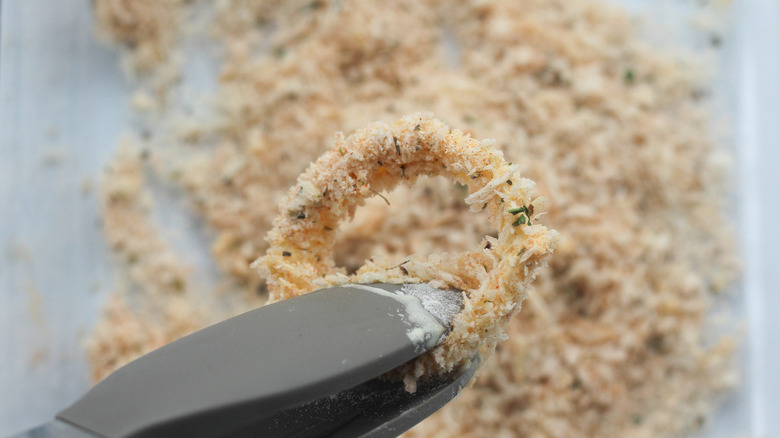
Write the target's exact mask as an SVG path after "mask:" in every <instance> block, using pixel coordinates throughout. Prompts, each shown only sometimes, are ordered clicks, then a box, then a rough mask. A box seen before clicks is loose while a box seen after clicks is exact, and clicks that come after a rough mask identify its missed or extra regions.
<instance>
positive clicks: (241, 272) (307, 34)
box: [89, 0, 737, 437]
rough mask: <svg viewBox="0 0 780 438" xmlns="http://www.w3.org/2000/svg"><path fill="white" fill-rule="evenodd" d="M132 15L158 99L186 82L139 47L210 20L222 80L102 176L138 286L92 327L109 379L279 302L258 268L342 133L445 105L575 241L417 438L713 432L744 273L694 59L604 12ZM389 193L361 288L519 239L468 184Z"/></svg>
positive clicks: (101, 370) (355, 262) (352, 243)
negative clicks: (171, 231) (413, 259)
mask: <svg viewBox="0 0 780 438" xmlns="http://www.w3.org/2000/svg"><path fill="white" fill-rule="evenodd" d="M124 3H125V2H122V1H118V0H96V1H95V9H96V11H99V10H101V9H100V8H105V9H104V10H108V11H115V10H116V11H119V10H121V11H122V13H123V14H130V15H125V18H124V19H123V20H124V21H122V22H124V23H126V22H134V23H139V24H138V25H139V26H141V27H143V28H149V29H152V28H156V29H165V32H170V34H169V35H171V36H165V37H164V38H163V37H161V36H160V35H161V34H160V33H159V32H158V31H148V32H140V33H135V31H133V32H131V34H130V35H133V36H132V37H131V38H132V39H133V40H135V41H136V42H135V43H132V44H128V43H126V42H125V43H123V44H120V45H119V47H121V49H120V50H122V51H123V53H125V54H126V55H127V56H126V62H127V63H128V64H129V65H130V66H131V67H132V69H133V71H136V72H137V71H141V72H144V71H145V72H147V73H145V74H141V75H140V76H138V77H137V79H135V81H137V86H138V89H139V90H144V89H148V88H149V87H147V85H148V84H147V83H146V82H145V81H153V80H154V79H153V78H155V77H160V76H163V77H166V78H170V77H172V76H176V75H177V74H178V75H180V76H181V77H182V78H184V79H186V75H185V74H184V73H186V72H181V71H178V70H176V69H177V68H179V67H177V64H176V63H171V62H167V61H165V60H164V59H168V58H159V57H158V59H157V60H155V58H154V57H150V58H147V57H141V56H139V55H138V53H139V52H137V49H135V48H137V47H140V46H142V45H146V44H149V45H152V46H157V45H159V44H160V43H161V42H163V41H164V44H162V45H160V47H166V49H165V50H166V52H165V53H167V55H166V56H167V57H170V56H172V55H173V54H175V53H178V52H177V47H179V45H181V44H182V42H183V40H185V39H186V38H187V36H186V35H185V33H186V32H184V31H182V30H179V29H184V28H186V26H187V23H186V22H185V21H186V20H184V19H183V18H182V17H186V16H188V14H189V13H190V12H191V10H192V9H194V8H204V10H205V11H206V13H208V14H210V15H209V16H210V17H211V22H210V23H211V24H210V25H209V26H208V28H206V29H201V30H200V32H201V33H202V34H206V35H208V36H209V37H210V38H211V40H212V41H214V44H215V47H217V54H218V56H219V59H218V63H219V77H218V83H217V91H216V92H215V93H216V94H215V96H213V98H212V99H211V103H210V104H209V109H210V110H211V111H212V112H211V114H210V115H209V116H208V117H205V116H202V115H199V114H194V113H193V111H192V105H193V104H194V103H193V102H187V101H186V96H188V93H186V92H185V91H186V87H187V83H186V80H181V81H168V82H165V84H167V85H166V87H167V88H165V89H163V90H162V91H160V92H155V93H153V94H152V95H151V96H149V99H154V100H156V101H155V102H154V105H150V107H154V108H160V109H159V111H155V112H152V113H142V114H140V115H139V118H140V119H141V120H142V121H144V123H145V125H144V126H141V127H138V128H137V131H136V133H135V135H131V136H129V138H128V140H127V141H126V143H127V145H126V146H125V147H124V148H123V151H124V152H122V153H121V154H120V155H119V156H118V157H117V160H116V162H115V163H114V164H112V166H111V168H113V169H135V170H133V171H132V172H129V171H128V172H110V173H107V174H106V175H105V178H104V180H103V184H102V193H103V200H104V209H105V218H106V219H108V218H114V219H112V220H105V223H104V225H105V228H106V233H107V235H108V236H109V241H111V242H117V241H123V242H125V243H124V244H122V245H121V246H120V248H117V253H118V255H119V259H120V262H121V264H122V265H123V266H124V267H126V268H127V269H125V271H127V273H126V278H127V282H128V286H127V287H122V288H121V290H125V289H126V290H127V291H128V292H121V290H120V291H118V293H117V297H116V300H117V302H120V303H121V305H114V307H113V308H114V309H118V310H116V311H110V312H108V313H106V316H105V318H104V321H103V322H102V323H101V325H100V327H99V328H98V329H97V330H96V332H95V336H94V339H93V342H92V346H91V347H90V350H89V354H90V358H91V360H92V363H93V366H94V374H95V377H96V378H100V377H101V376H104V375H105V374H106V373H108V372H110V371H111V370H112V369H114V368H115V366H117V364H121V363H123V362H125V361H127V360H129V359H130V358H133V357H135V356H137V355H138V354H140V353H141V352H142V351H143V350H144V348H147V347H146V343H161V342H164V341H165V340H164V339H163V338H164V336H160V334H166V335H167V336H168V339H170V338H174V337H176V336H179V335H181V334H183V332H186V331H188V330H190V329H192V330H194V329H196V328H198V327H201V326H203V325H205V324H208V323H209V322H211V321H212V320H213V319H216V318H220V317H224V316H226V315H228V314H231V313H235V312H237V311H240V310H245V309H249V308H252V307H256V306H258V305H260V304H261V303H262V302H263V301H264V300H265V296H266V294H267V287H266V285H265V283H264V282H263V281H262V279H261V278H260V276H259V275H258V274H257V273H256V272H255V271H254V270H252V269H251V268H250V267H249V265H250V263H251V262H252V261H253V260H255V259H256V258H258V257H260V256H262V255H263V254H264V253H265V251H266V249H267V248H268V243H267V242H266V241H265V240H264V236H265V235H266V233H267V232H268V231H269V230H271V229H272V221H273V218H274V217H276V216H277V215H278V214H279V213H280V212H279V210H278V208H277V206H278V205H280V203H281V202H282V201H283V200H284V199H285V194H286V193H287V190H288V188H289V187H291V186H293V185H294V184H295V182H296V179H297V177H298V175H299V174H301V173H302V172H304V171H305V170H306V168H307V166H308V165H309V164H310V163H311V162H312V161H314V160H315V159H316V158H317V157H318V156H320V155H321V154H323V153H324V152H326V151H328V150H331V149H332V148H333V147H334V146H335V145H336V144H337V142H338V141H340V140H335V142H334V140H333V132H337V131H344V132H346V133H351V132H353V131H355V130H356V129H359V128H362V127H364V126H367V125H368V124H369V123H372V122H375V121H377V120H379V121H384V122H386V123H391V122H392V121H394V120H397V119H399V118H400V117H401V116H402V115H403V114H411V113H413V112H416V111H431V112H433V113H434V114H436V117H437V118H439V119H440V120H442V121H443V122H444V123H446V124H447V125H449V126H453V127H458V128H461V129H463V128H465V129H463V132H464V134H469V135H470V136H471V137H473V138H485V137H492V138H495V139H496V143H495V146H494V147H495V148H497V149H499V150H501V151H503V153H504V156H505V159H506V160H507V161H509V162H513V166H517V167H516V169H517V172H518V174H520V175H523V176H524V177H527V178H530V179H532V180H534V181H537V182H538V183H539V185H538V186H537V187H536V192H537V194H539V195H541V196H544V197H546V198H549V199H550V205H549V206H548V207H547V210H548V211H549V214H548V215H547V216H544V217H543V218H541V221H542V222H543V223H545V224H550V225H551V226H552V227H554V228H556V229H557V230H558V231H560V233H561V240H560V244H559V245H558V247H557V249H556V253H555V256H554V257H552V258H550V262H549V269H546V270H544V271H542V272H541V273H540V274H539V277H538V278H537V279H536V280H535V281H534V288H533V289H532V290H531V291H529V298H528V299H527V300H526V301H525V303H524V306H523V311H522V312H520V313H519V314H518V315H517V316H515V317H513V318H512V319H511V321H510V322H509V326H508V328H507V333H508V335H509V339H508V340H506V341H504V342H501V343H499V344H498V347H497V350H496V353H495V354H494V355H493V356H492V358H491V359H489V360H488V361H487V363H486V364H485V365H484V366H483V368H482V371H481V372H480V374H479V376H478V378H477V381H476V383H475V384H474V385H473V387H471V388H469V389H468V390H466V391H464V392H463V394H461V396H460V397H459V398H458V399H457V400H455V401H453V402H452V403H450V404H449V405H447V406H446V407H445V408H444V409H442V410H441V411H440V412H438V413H436V414H435V415H433V416H432V417H430V418H429V419H427V420H425V421H424V422H423V423H421V424H420V425H419V426H417V427H415V428H414V429H412V430H411V431H410V432H409V436H415V437H416V436H426V437H440V436H458V437H461V436H463V437H469V436H473V437H483V436H498V437H507V436H523V437H591V436H604V437H622V436H632V437H658V436H679V435H684V434H686V433H688V432H690V431H693V430H696V429H699V428H700V427H702V425H703V424H705V423H706V421H707V418H708V416H709V415H710V413H711V410H712V407H713V405H714V403H715V401H716V400H717V397H718V396H719V395H720V394H723V393H724V392H725V391H727V390H728V389H729V388H731V387H732V386H733V385H734V384H735V383H736V378H737V376H736V372H735V369H734V361H733V352H734V348H735V345H734V341H733V339H732V338H731V337H728V336H716V335H714V334H713V331H712V330H711V326H712V318H710V317H709V315H710V311H711V309H712V307H713V303H714V302H715V301H716V300H718V299H719V296H718V294H719V293H720V292H721V291H723V290H724V288H726V287H727V286H729V284H730V283H731V282H732V281H733V279H734V278H735V276H736V274H737V257H736V252H735V245H734V237H733V235H734V233H733V229H732V226H731V220H730V218H731V217H733V215H734V212H733V207H732V206H731V205H730V204H729V203H728V202H727V198H726V197H727V194H728V193H729V192H730V187H729V186H728V185H727V180H726V171H727V169H728V157H727V156H724V154H723V153H722V152H721V151H720V149H719V148H718V147H717V143H718V142H717V139H716V138H714V137H713V135H712V134H711V132H712V131H711V130H710V129H709V121H710V115H711V111H710V109H711V108H710V107H711V106H712V105H711V102H710V101H709V99H708V97H707V96H708V84H707V82H706V80H705V79H704V78H703V76H702V69H701V68H700V67H699V66H698V65H697V64H696V61H695V59H696V58H695V57H693V56H688V57H679V56H674V55H672V54H667V53H661V52H659V51H658V50H655V49H652V48H650V47H648V46H646V45H644V44H643V43H642V42H641V41H640V40H639V38H638V37H637V35H636V28H637V26H636V23H635V22H634V21H633V20H632V19H631V18H630V17H629V16H628V15H627V14H626V13H625V12H624V11H622V10H620V9H619V8H616V7H614V6H612V5H608V4H604V3H600V2H596V1H588V0H570V1H563V0H526V1H523V2H514V1H511V0H495V1H458V2H440V1H433V0H425V1H405V0H400V1H398V2H393V3H392V5H384V4H382V5H379V4H378V2H374V1H346V0H342V1H337V2H336V1H334V2H329V1H325V0H318V1H305V2H301V1H285V2H281V1H278V2H277V1H272V2H254V1H248V0H221V1H217V2H198V1H193V2H181V3H175V4H176V5H177V6H176V8H174V9H165V11H164V12H162V11H161V12H160V13H157V12H153V11H156V9H155V8H152V7H150V8H148V9H142V10H139V9H138V8H124V9H117V8H118V6H119V5H122V4H124ZM166 4H168V2H166ZM172 4H173V3H172ZM171 11H174V12H171ZM148 13H151V14H152V15H153V16H152V17H150V16H149V14H148ZM115 15H116V14H115V13H112V14H102V13H99V14H96V19H97V20H98V24H97V26H98V29H101V30H102V34H103V35H110V37H109V38H108V39H109V40H111V41H119V42H122V41H127V38H128V37H126V36H123V35H127V32H128V30H127V26H126V25H120V24H119V23H120V22H118V21H115V20H114V19H113V18H112V17H113V16H115ZM141 23H143V24H141ZM141 27H138V28H139V29H140V28H141ZM166 35H168V34H166ZM161 53H162V52H161ZM179 55H180V56H182V57H183V58H185V59H186V57H187V53H179ZM149 59H151V61H148V62H147V60H149ZM147 78H151V79H147ZM172 96H173V97H176V99H169V98H170V97H172ZM198 104H200V101H198ZM142 125H143V124H142ZM134 126H135V125H134ZM144 157H146V158H144ZM134 172H135V173H134ZM128 179H130V180H133V181H137V183H134V184H135V185H128V182H127V180H128ZM154 184H162V185H164V186H166V187H167V188H168V189H169V190H173V191H178V193H179V194H180V196H181V198H183V199H184V200H186V202H187V203H188V205H189V208H190V209H191V211H192V212H193V213H194V215H195V216H197V217H199V218H201V219H202V221H203V222H204V223H205V225H206V228H207V229H208V230H209V231H208V233H209V234H208V236H207V238H208V240H209V244H210V246H211V251H212V255H213V258H214V261H215V263H216V265H217V266H218V268H219V270H220V272H221V283H220V284H219V286H218V287H217V288H216V289H217V290H211V289H207V290H203V287H202V286H201V285H200V284H199V282H197V281H192V277H193V276H195V275H196V274H197V273H198V272H199V270H200V268H198V269H193V268H189V267H187V266H186V265H187V264H186V263H184V262H183V260H185V259H186V256H187V254H178V253H177V252H176V251H174V250H173V249H172V246H171V245H170V244H169V243H168V242H167V241H166V239H164V238H163V237H162V233H161V232H160V230H159V228H160V227H159V226H158V225H157V224H156V223H155V220H154V214H153V213H154V211H155V210H156V207H155V206H154V204H153V203H147V202H146V201H144V199H145V198H146V196H145V195H143V194H144V193H147V192H150V191H152V189H151V187H152V186H153V185H154ZM125 188H126V189H127V195H125V197H124V199H122V200H121V202H111V194H112V193H115V192H116V190H118V189H119V190H120V191H122V190H125ZM388 188H389V187H388ZM383 189H384V187H381V188H380V187H377V188H375V190H376V191H377V192H379V193H380V194H381V195H382V197H384V198H385V199H386V201H387V203H389V205H387V203H386V202H385V199H383V198H382V197H380V196H374V197H373V198H371V199H369V200H367V201H366V204H365V205H364V206H362V207H359V208H357V209H356V210H355V212H354V218H353V219H352V221H350V222H348V223H341V224H340V227H339V228H338V229H337V230H336V231H335V241H334V243H333V249H334V263H335V265H336V266H344V267H346V273H347V274H351V273H354V272H356V271H358V270H359V269H360V268H361V267H362V266H369V267H370V266H380V267H383V268H385V267H389V266H395V265H398V264H401V263H403V262H404V260H406V259H405V258H404V257H406V255H408V254H420V255H423V256H425V255H430V254H438V253H460V252H464V251H473V250H474V249H475V248H480V246H479V245H480V242H482V241H483V239H484V238H485V236H486V235H487V236H490V237H491V238H496V237H498V236H497V235H495V234H491V233H493V232H494V230H493V229H491V227H490V221H489V220H488V218H487V214H486V213H487V212H485V213H472V212H470V211H469V209H468V206H467V205H466V203H465V202H464V199H465V198H466V196H467V195H468V189H467V187H464V186H461V185H454V186H453V185H452V183H451V182H450V181H447V180H445V179H444V178H442V177H430V178H428V177H422V178H420V179H419V180H418V181H417V182H416V183H415V184H414V185H411V186H406V185H404V186H399V187H398V188H395V189H394V190H393V191H390V192H384V193H381V192H382V190H383ZM137 194H140V195H139V196H136V195H137ZM131 216H132V217H133V219H132V220H122V219H123V218H129V217H131ZM134 224H136V225H134ZM137 224H143V225H137ZM112 236H113V237H112ZM488 241H489V240H488ZM161 255H164V256H161ZM168 255H170V257H168ZM370 258H373V262H371V261H369V262H367V261H366V260H368V259H370ZM372 263H373V264H372ZM174 265H175V267H174V268H172V269H171V271H170V272H172V277H164V278H157V273H159V272H161V271H166V272H167V271H168V269H169V268H168V266H174ZM404 266H405V265H404ZM180 276H181V277H182V281H175V280H173V282H172V283H171V282H170V281H168V280H166V278H178V277H180ZM161 282H162V284H161ZM171 285H180V287H178V286H176V287H171ZM214 297H221V298H224V297H233V298H236V297H240V298H241V299H242V300H243V301H242V304H241V305H240V306H238V308H235V309H230V310H228V311H225V312H224V313H220V311H217V310H216V309H217V308H216V307H214V306H210V305H208V304H204V303H209V302H210V301H209V300H210V299H213V298H214ZM203 306H205V307H206V309H205V310H206V311H204V309H203V308H202V307H203ZM139 309H140V310H139ZM171 313H173V314H175V315H178V316H177V317H176V318H169V317H168V316H167V315H168V314H171ZM183 321H186V322H187V324H186V325H185V324H182V322H183ZM139 326H142V327H147V328H145V329H144V330H140V329H138V327H139ZM139 333H140V334H139Z"/></svg>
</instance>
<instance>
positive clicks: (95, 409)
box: [57, 286, 424, 438]
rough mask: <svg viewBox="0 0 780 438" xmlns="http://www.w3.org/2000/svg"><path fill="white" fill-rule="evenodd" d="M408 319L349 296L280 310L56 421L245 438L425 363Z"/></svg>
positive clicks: (106, 430) (250, 315)
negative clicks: (271, 421) (409, 364)
mask: <svg viewBox="0 0 780 438" xmlns="http://www.w3.org/2000/svg"><path fill="white" fill-rule="evenodd" d="M399 287H400V286H399ZM405 312H406V310H405V307H404V305H403V304H402V303H401V302H399V301H397V300H396V299H394V298H392V297H390V296H383V295H380V294H376V293H371V292H368V291H366V290H361V289H359V288H353V287H350V286H345V287H336V288H330V289H324V290H321V291H317V292H312V293H310V294H306V295H303V296H300V297H297V298H292V299H289V300H285V301H281V302H279V303H276V304H272V305H270V306H266V307H262V308H259V309H256V310H253V311H250V312H247V313H244V314H242V315H239V316H236V317H234V318H231V319H229V320H227V321H224V322H222V323H219V324H216V325H213V326H210V327H208V328H206V329H203V330H201V331H198V332H196V333H194V334H191V335H189V336H187V337H184V338H182V339H180V340H178V341H176V342H173V343H171V344H169V345H168V346H165V347H162V348H160V349H158V350H156V351H153V352H152V353H149V354H147V355H145V356H143V357H141V358H139V359H137V360H135V361H133V362H131V363H129V364H128V365H126V366H124V367H122V368H120V369H119V370H117V371H116V372H114V373H113V374H111V375H110V376H109V377H108V378H106V379H105V380H104V381H102V382H100V383H99V384H98V385H97V386H95V387H94V388H93V389H92V390H91V391H89V392H88V393H87V394H86V395H85V396H84V397H83V398H81V399H80V400H78V401H77V402H76V403H75V404H73V405H72V406H70V407H68V408H67V409H65V410H64V411H62V412H61V413H60V414H59V415H58V416H57V418H58V419H59V420H62V421H65V422H67V423H69V424H71V425H74V426H77V427H78V428H81V429H83V430H85V431H88V432H90V433H92V434H95V435H97V436H100V437H117V438H130V437H161V436H171V437H173V436H186V437H189V438H199V437H204V438H205V437H215V436H226V435H230V434H233V433H237V432H239V431H241V430H243V429H246V428H247V427H250V426H251V424H253V423H255V422H257V421H258V420H259V419H262V418H269V417H271V416H273V415H276V414H277V413H279V412H281V411H284V410H287V409H290V408H292V407H294V406H297V405H300V404H302V403H306V402H308V401H314V400H317V399H320V398H322V397H325V396H327V395H329V394H335V393H337V392H340V391H343V390H346V389H348V388H352V387H354V386H356V385H359V384H361V383H363V382H365V381H367V380H370V379H372V378H374V377H376V376H378V375H380V374H382V373H384V372H386V371H389V370H391V369H393V368H395V367H397V366H398V365H400V364H402V363H404V362H406V361H409V360H411V359H413V358H414V357H416V356H418V355H419V354H420V353H422V352H423V351H424V347H422V346H421V345H419V344H415V343H413V342H412V341H411V340H410V338H409V336H407V332H408V330H409V329H410V323H409V322H408V318H406V317H405Z"/></svg>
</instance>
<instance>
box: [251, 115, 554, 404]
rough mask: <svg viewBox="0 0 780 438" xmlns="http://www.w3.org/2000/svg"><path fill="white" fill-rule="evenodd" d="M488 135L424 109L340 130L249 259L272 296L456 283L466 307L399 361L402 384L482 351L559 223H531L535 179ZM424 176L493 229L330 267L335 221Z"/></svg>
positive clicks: (500, 330)
mask: <svg viewBox="0 0 780 438" xmlns="http://www.w3.org/2000/svg"><path fill="white" fill-rule="evenodd" d="M493 143H494V141H493V140H484V141H481V142H480V141H478V140H475V139H473V138H471V137H470V136H469V135H467V134H464V133H463V132H461V131H459V130H451V129H450V128H449V127H447V125H445V124H444V123H442V122H441V121H439V120H436V119H433V118H432V116H431V115H430V114H412V115H409V116H406V117H403V118H401V119H400V120H399V121H397V122H396V123H394V124H393V125H392V126H389V125H386V124H384V123H375V124H371V125H369V126H368V127H366V128H364V129H361V130H358V131H356V132H355V133H353V134H352V135H350V136H349V137H348V138H347V139H344V138H343V135H340V136H338V137H337V140H336V143H335V145H334V147H333V148H332V149H331V150H330V151H328V152H326V153H325V154H323V155H322V156H321V157H320V158H319V159H317V160H316V161H315V162H314V163H312V165H311V166H309V168H308V169H307V170H306V171H305V172H304V173H303V174H302V175H301V176H300V177H299V178H298V181H297V182H296V183H295V185H294V186H293V187H292V188H291V189H290V191H289V192H288V194H287V197H286V198H285V200H284V202H283V203H282V208H281V210H282V211H281V214H280V215H279V216H278V217H277V218H276V220H274V227H273V229H272V230H271V231H270V232H269V233H268V237H267V239H268V242H269V243H270V245H271V246H270V248H269V249H268V252H267V254H266V255H265V256H264V257H262V258H260V259H258V260H257V262H256V263H255V266H256V267H258V268H259V269H260V271H261V273H262V274H263V277H264V278H265V280H266V282H267V284H268V288H269V292H270V296H271V301H277V300H282V299H286V298H291V297H294V296H298V295H301V294H305V293H308V292H311V291H313V290H315V289H320V288H323V287H326V286H332V285H339V284H345V283H368V284H370V283H380V282H383V283H395V284H400V283H417V282H435V283H436V284H439V285H441V286H444V287H447V288H454V289H459V290H462V291H463V292H464V293H465V295H466V304H465V308H464V309H463V311H461V312H460V313H458V314H457V315H455V317H454V319H453V323H452V331H451V332H450V333H449V334H448V335H447V338H446V339H445V340H444V341H443V343H442V344H441V345H439V346H438V347H436V348H434V349H433V350H432V351H430V352H429V353H426V354H425V355H423V356H421V357H420V358H418V359H416V360H415V361H414V362H413V364H409V365H406V366H405V367H404V369H403V370H401V372H402V373H403V379H404V383H405V386H406V388H407V390H408V391H410V392H414V391H415V390H416V382H417V380H418V379H419V378H423V379H427V378H429V377H430V376H432V375H437V374H442V373H445V372H448V371H452V370H453V369H454V368H456V367H458V366H460V365H462V364H464V363H465V362H466V361H468V360H470V359H472V358H473V357H474V356H475V355H477V354H479V356H480V357H481V359H482V360H485V359H487V358H488V357H489V356H490V354H492V353H493V351H494V350H495V348H496V344H497V343H498V341H500V340H502V338H503V337H504V336H505V331H504V330H505V328H506V325H507V323H508V321H509V319H510V318H511V317H512V315H514V314H515V313H517V312H518V311H519V310H520V304H521V302H522V301H523V300H524V299H525V297H526V290H527V289H528V287H529V283H530V281H531V280H532V279H533V278H534V277H535V276H536V271H537V269H538V268H539V267H540V266H542V265H543V264H545V261H546V257H547V256H548V255H549V254H550V253H551V252H552V251H553V249H554V248H555V245H557V243H558V233H557V232H555V231H551V230H547V228H545V227H544V226H542V225H539V224H534V223H532V222H535V221H536V219H537V218H538V217H539V216H541V215H542V214H543V213H544V212H543V211H541V209H540V208H538V206H539V205H541V203H542V202H540V201H542V200H540V199H532V190H533V187H534V183H533V182H532V181H530V180H528V179H525V178H521V177H519V176H518V175H516V169H517V166H515V165H509V164H507V163H506V162H505V161H504V159H503V154H502V153H501V152H500V151H497V150H495V149H493V148H492V147H491V146H492V144H493ZM431 175H443V176H446V177H448V178H450V179H452V180H454V181H456V182H458V183H460V184H462V185H464V186H467V187H468V189H469V191H470V192H471V193H470V195H469V196H467V197H466V199H465V202H466V204H468V205H469V206H470V207H471V209H472V210H475V211H480V210H487V212H488V218H489V221H490V223H491V225H492V226H493V227H495V228H496V229H497V230H498V238H496V239H490V240H488V241H487V242H486V243H487V244H486V245H485V247H483V248H481V249H479V250H476V251H467V252H464V253H461V254H434V255H429V256H428V257H419V256H417V257H416V256H411V257H408V258H407V259H406V260H405V261H404V262H403V263H401V264H399V265H396V266H391V265H390V266H381V265H380V264H378V263H371V264H368V265H367V266H364V267H362V268H361V269H359V270H358V271H357V273H356V274H355V275H354V276H352V277H351V278H350V277H347V276H346V275H345V274H344V272H343V269H340V268H338V267H336V266H335V264H334V262H333V245H334V241H335V237H336V236H335V234H336V231H335V230H336V229H337V228H338V225H339V223H340V222H341V221H342V220H344V219H345V218H346V217H347V216H349V215H350V213H351V212H354V211H355V209H356V208H357V207H358V206H360V205H361V204H362V203H363V200H364V199H366V198H369V197H372V196H374V195H375V194H377V193H379V192H381V191H385V190H390V189H392V188H394V187H395V186H396V185H397V184H398V183H400V182H408V183H413V182H414V181H415V180H416V179H417V178H418V177H420V176H431Z"/></svg>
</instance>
